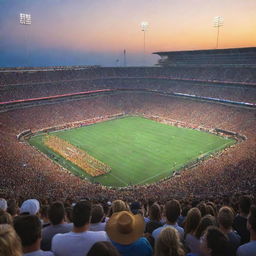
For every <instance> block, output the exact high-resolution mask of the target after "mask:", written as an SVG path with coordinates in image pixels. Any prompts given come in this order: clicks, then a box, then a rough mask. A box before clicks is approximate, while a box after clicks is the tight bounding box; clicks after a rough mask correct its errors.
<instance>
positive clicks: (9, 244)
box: [0, 224, 22, 256]
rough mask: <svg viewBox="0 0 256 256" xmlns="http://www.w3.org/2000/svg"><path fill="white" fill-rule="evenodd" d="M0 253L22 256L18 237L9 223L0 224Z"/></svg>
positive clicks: (6, 255)
mask: <svg viewBox="0 0 256 256" xmlns="http://www.w3.org/2000/svg"><path fill="white" fill-rule="evenodd" d="M0 255H1V256H22V247H21V243H20V239H19V237H18V236H17V234H16V232H15V230H14V229H13V227H12V226H11V225H8V224H1V225H0Z"/></svg>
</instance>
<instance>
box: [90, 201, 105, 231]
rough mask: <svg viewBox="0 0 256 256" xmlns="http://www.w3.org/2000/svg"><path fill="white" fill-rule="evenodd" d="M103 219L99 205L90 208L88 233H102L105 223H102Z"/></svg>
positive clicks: (102, 212) (101, 208)
mask: <svg viewBox="0 0 256 256" xmlns="http://www.w3.org/2000/svg"><path fill="white" fill-rule="evenodd" d="M103 219H104V211H103V207H102V206H101V204H96V205H93V206H92V218H91V224H90V229H89V230H90V231H104V230H105V226H106V223H105V222H102V221H103Z"/></svg>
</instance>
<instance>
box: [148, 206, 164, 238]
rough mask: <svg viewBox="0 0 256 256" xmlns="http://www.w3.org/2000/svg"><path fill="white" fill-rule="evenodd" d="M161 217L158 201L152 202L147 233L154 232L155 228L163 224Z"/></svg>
mask: <svg viewBox="0 0 256 256" xmlns="http://www.w3.org/2000/svg"><path fill="white" fill-rule="evenodd" d="M161 218H162V215H161V207H160V206H159V204H157V203H154V204H152V205H151V206H150V208H149V222H147V224H146V228H145V233H149V234H152V232H153V231H154V230H155V229H157V228H159V227H161V226H163V223H162V222H161Z"/></svg>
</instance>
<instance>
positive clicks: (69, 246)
mask: <svg viewBox="0 0 256 256" xmlns="http://www.w3.org/2000/svg"><path fill="white" fill-rule="evenodd" d="M99 241H110V240H109V238H108V236H107V233H106V232H105V231H98V232H95V231H85V232H81V233H74V232H69V233H65V234H57V235H55V236H54V237H53V239H52V252H53V253H54V255H55V256H70V255H72V256H85V255H86V254H87V253H88V251H89V250H90V249H91V247H92V246H93V245H94V244H95V243H96V242H99Z"/></svg>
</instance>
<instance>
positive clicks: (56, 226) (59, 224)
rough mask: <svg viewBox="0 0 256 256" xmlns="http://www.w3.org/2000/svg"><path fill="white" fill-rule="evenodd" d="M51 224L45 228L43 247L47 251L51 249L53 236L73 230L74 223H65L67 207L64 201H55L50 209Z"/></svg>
mask: <svg viewBox="0 0 256 256" xmlns="http://www.w3.org/2000/svg"><path fill="white" fill-rule="evenodd" d="M48 216H49V220H50V225H49V226H47V227H45V228H43V231H42V241H41V249H42V250H45V251H49V250H51V246H52V238H53V237H54V235H56V234H63V233H67V232H70V231H71V230H72V224H67V223H65V221H64V219H65V209H64V206H63V203H61V202H55V203H53V204H52V205H51V206H50V208H49V211H48Z"/></svg>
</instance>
